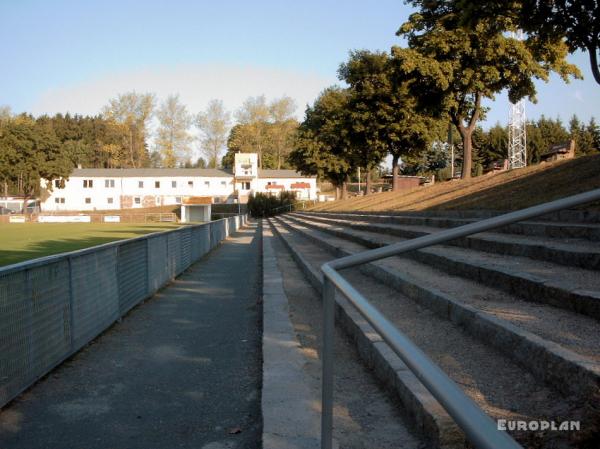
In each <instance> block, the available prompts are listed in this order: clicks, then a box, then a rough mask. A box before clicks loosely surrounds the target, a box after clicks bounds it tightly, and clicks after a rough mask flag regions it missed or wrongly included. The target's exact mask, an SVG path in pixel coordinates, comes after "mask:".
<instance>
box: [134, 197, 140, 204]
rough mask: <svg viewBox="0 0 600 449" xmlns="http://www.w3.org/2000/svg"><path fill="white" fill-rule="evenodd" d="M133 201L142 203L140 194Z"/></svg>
mask: <svg viewBox="0 0 600 449" xmlns="http://www.w3.org/2000/svg"><path fill="white" fill-rule="evenodd" d="M133 202H134V203H135V204H142V199H141V198H140V197H139V196H136V197H134V198H133Z"/></svg>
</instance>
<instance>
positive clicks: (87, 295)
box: [0, 215, 247, 407]
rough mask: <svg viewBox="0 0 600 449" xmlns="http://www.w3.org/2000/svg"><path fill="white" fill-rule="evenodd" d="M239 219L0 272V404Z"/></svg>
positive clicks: (233, 228)
mask: <svg viewBox="0 0 600 449" xmlns="http://www.w3.org/2000/svg"><path fill="white" fill-rule="evenodd" d="M246 220H247V217H246V216H245V215H244V216H236V217H229V218H225V219H222V220H218V221H213V222H209V223H205V224H200V225H192V226H182V227H181V228H178V229H175V230H171V231H165V232H156V233H153V234H147V235H144V236H141V237H137V238H133V239H126V240H120V241H116V242H111V243H106V244H103V245H99V246H95V247H91V248H86V249H81V250H78V251H73V252H69V253H62V254H56V255H53V256H48V257H43V258H39V259H34V260H31V261H27V262H21V263H18V264H14V265H9V266H6V267H2V268H0V407H3V406H4V405H5V404H6V403H8V402H9V401H10V400H12V399H13V398H15V397H16V396H17V395H19V394H20V393H21V392H22V391H24V390H25V389H26V388H28V387H29V386H31V385H32V384H33V383H34V382H36V381H37V380H38V379H39V378H40V377H42V376H44V375H45V374H47V373H48V372H49V371H50V370H52V369H53V368H54V367H55V366H57V365H58V364H60V363H61V362H62V361H64V360H65V359H67V358H68V357H70V356H71V355H72V354H74V353H75V352H77V351H78V350H79V349H81V348H82V347H83V346H84V345H86V344H87V343H88V342H90V341H91V340H92V339H94V338H95V337H96V336H98V335H99V334H100V333H101V332H103V331H104V330H105V329H107V328H108V327H109V326H110V325H111V324H112V323H114V322H115V321H116V320H118V319H120V318H121V317H122V316H124V315H125V314H126V313H127V312H128V311H129V310H131V308H133V307H134V306H135V305H137V304H139V303H140V302H141V301H143V300H144V299H146V298H149V297H150V296H152V295H153V294H154V293H156V291H158V289H160V288H161V287H162V286H164V285H166V284H167V283H169V282H170V281H171V280H172V279H173V278H175V277H176V276H178V275H179V274H180V273H182V272H183V271H184V270H185V269H187V268H188V267H189V266H190V265H191V264H192V263H194V262H196V261H197V260H199V259H200V258H201V257H202V256H203V255H204V254H206V253H208V252H209V251H210V250H211V249H213V248H214V247H215V246H217V245H218V244H219V243H220V242H221V241H222V240H224V239H225V238H226V237H227V236H229V235H230V234H231V233H232V232H235V231H236V230H237V229H238V228H239V227H241V226H243V225H244V224H245V223H246Z"/></svg>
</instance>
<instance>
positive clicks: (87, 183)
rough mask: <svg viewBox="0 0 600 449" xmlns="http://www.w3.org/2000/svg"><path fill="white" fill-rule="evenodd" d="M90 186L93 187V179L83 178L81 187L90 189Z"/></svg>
mask: <svg viewBox="0 0 600 449" xmlns="http://www.w3.org/2000/svg"><path fill="white" fill-rule="evenodd" d="M92 187H94V180H92V179H84V180H83V188H84V189H91V188H92Z"/></svg>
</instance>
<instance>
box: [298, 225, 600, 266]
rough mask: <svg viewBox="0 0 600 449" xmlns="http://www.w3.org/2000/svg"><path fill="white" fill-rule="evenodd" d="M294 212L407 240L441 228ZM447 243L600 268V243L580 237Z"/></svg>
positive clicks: (494, 236)
mask: <svg viewBox="0 0 600 449" xmlns="http://www.w3.org/2000/svg"><path fill="white" fill-rule="evenodd" d="M292 215H293V216H299V217H304V218H308V219H310V220H315V221H320V222H323V223H331V224H340V225H345V226H349V227H351V228H353V229H358V230H363V231H371V232H376V233H380V234H389V235H393V236H396V237H401V238H406V239H412V238H416V237H421V236H423V235H428V234H433V233H435V232H439V231H440V230H439V228H435V227H432V226H417V225H396V224H379V223H371V222H369V221H368V220H360V219H353V217H344V218H331V217H324V216H320V215H316V214H311V215H307V214H301V213H295V214H292ZM448 244H449V245H453V246H458V247H461V248H467V249H474V250H477V251H484V252H490V253H496V254H506V255H511V256H523V257H529V258H531V259H537V260H543V261H548V262H552V263H557V264H560V265H565V266H572V267H579V268H585V269H588V270H598V269H600V243H596V242H590V241H587V240H581V239H561V240H560V241H557V240H555V239H548V238H544V237H535V236H516V235H505V234H500V233H494V232H482V233H479V234H474V235H472V236H469V237H465V238H461V239H455V240H452V241H450V242H448Z"/></svg>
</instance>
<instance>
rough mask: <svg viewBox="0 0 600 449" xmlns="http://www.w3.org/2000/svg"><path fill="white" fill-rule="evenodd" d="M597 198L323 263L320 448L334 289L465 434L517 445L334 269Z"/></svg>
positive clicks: (326, 425) (326, 427)
mask: <svg viewBox="0 0 600 449" xmlns="http://www.w3.org/2000/svg"><path fill="white" fill-rule="evenodd" d="M597 200H600V189H596V190H592V191H589V192H586V193H581V194H578V195H574V196H570V197H567V198H563V199H560V200H556V201H552V202H549V203H545V204H540V205H538V206H534V207H530V208H527V209H523V210H520V211H516V212H511V213H507V214H504V215H500V216H497V217H492V218H489V219H486V220H482V221H478V222H475V223H470V224H467V225H464V226H460V227H457V228H451V229H448V230H445V231H440V232H436V233H433V234H429V235H426V236H423V237H418V238H415V239H412V240H408V241H404V242H399V243H394V244H392V245H388V246H384V247H381V248H377V249H372V250H368V251H364V252H361V253H358V254H353V255H351V256H346V257H342V258H340V259H336V260H333V261H330V262H327V263H325V264H323V266H322V267H321V270H322V271H323V275H324V276H323V282H324V285H323V376H322V388H323V390H322V403H323V411H322V417H321V448H322V449H331V447H332V432H333V361H334V352H333V350H334V344H333V340H334V326H335V293H336V289H339V290H340V292H341V293H343V294H344V296H345V297H346V298H347V299H348V300H349V302H350V303H351V304H352V305H353V306H354V307H355V308H356V309H357V310H358V312H359V313H360V314H361V315H362V316H363V317H364V318H365V319H366V320H367V321H368V322H369V323H370V324H371V326H373V328H374V329H375V330H376V331H377V332H378V333H379V334H380V335H381V337H382V338H383V340H385V341H386V342H387V343H388V345H389V346H390V347H391V349H392V350H393V351H394V352H395V353H396V354H397V355H398V356H399V357H400V358H401V359H402V360H403V361H404V363H405V364H406V365H407V366H408V368H409V369H410V370H411V371H412V372H413V373H414V375H415V376H416V377H417V378H418V379H419V380H420V381H421V383H422V384H423V385H424V386H425V388H427V390H429V392H430V393H431V394H432V395H433V396H434V397H435V398H436V399H437V400H438V402H439V403H440V404H441V405H442V407H444V409H446V411H447V412H448V414H449V415H450V416H451V417H452V418H453V419H454V421H455V422H456V423H457V424H458V426H459V427H460V428H461V429H462V430H463V431H464V432H465V435H466V437H467V439H468V440H469V441H470V442H471V443H472V444H473V445H474V446H475V447H476V448H482V449H517V448H520V447H521V446H519V444H517V443H516V442H515V441H514V440H513V439H512V437H511V436H510V435H509V434H508V433H506V432H504V431H500V430H498V428H497V424H496V423H495V422H494V421H493V420H492V419H491V418H490V417H489V416H488V415H486V414H485V413H484V412H483V410H481V408H479V406H478V405H477V404H476V403H475V402H474V401H473V400H472V399H471V398H469V397H468V396H467V395H466V394H465V393H464V392H463V390H462V389H461V388H460V387H459V386H458V385H456V383H454V381H452V380H451V379H450V378H449V377H448V376H447V375H446V374H445V373H444V372H443V371H442V370H441V369H440V368H439V367H438V366H437V365H436V364H435V363H434V362H433V361H432V360H431V359H430V358H429V357H428V356H427V355H426V354H425V353H424V352H423V351H422V350H421V349H419V348H418V347H417V346H416V345H415V344H414V343H413V342H412V341H411V340H410V339H409V338H408V337H407V336H406V335H404V334H403V333H402V332H400V331H399V330H398V329H397V328H396V327H395V326H394V325H393V324H392V323H391V322H390V321H388V320H387V319H386V318H385V317H384V316H383V315H382V314H381V312H379V311H378V310H377V309H376V308H375V307H374V306H373V305H371V304H370V303H369V301H368V300H367V299H366V298H365V297H364V296H363V295H362V294H361V293H359V292H358V290H356V289H355V288H354V287H353V286H352V285H351V284H350V283H349V282H348V281H347V280H346V279H344V277H343V276H341V275H340V273H339V272H338V271H339V270H342V269H345V268H350V267H355V266H357V265H361V264H364V263H368V262H372V261H375V260H379V259H384V258H386V257H390V256H396V255H399V254H402V253H405V252H408V251H413V250H418V249H421V248H425V247H428V246H431V245H436V244H439V243H444V242H447V241H449V240H453V239H456V238H460V237H466V236H468V235H471V234H476V233H478V232H484V231H489V230H491V229H495V228H499V227H502V226H505V225H509V224H512V223H516V222H519V221H523V220H527V219H530V218H534V217H538V216H540V215H545V214H548V213H552V212H556V211H559V210H561V209H567V208H569V207H574V206H578V205H581V204H584V203H589V202H592V201H597Z"/></svg>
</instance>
